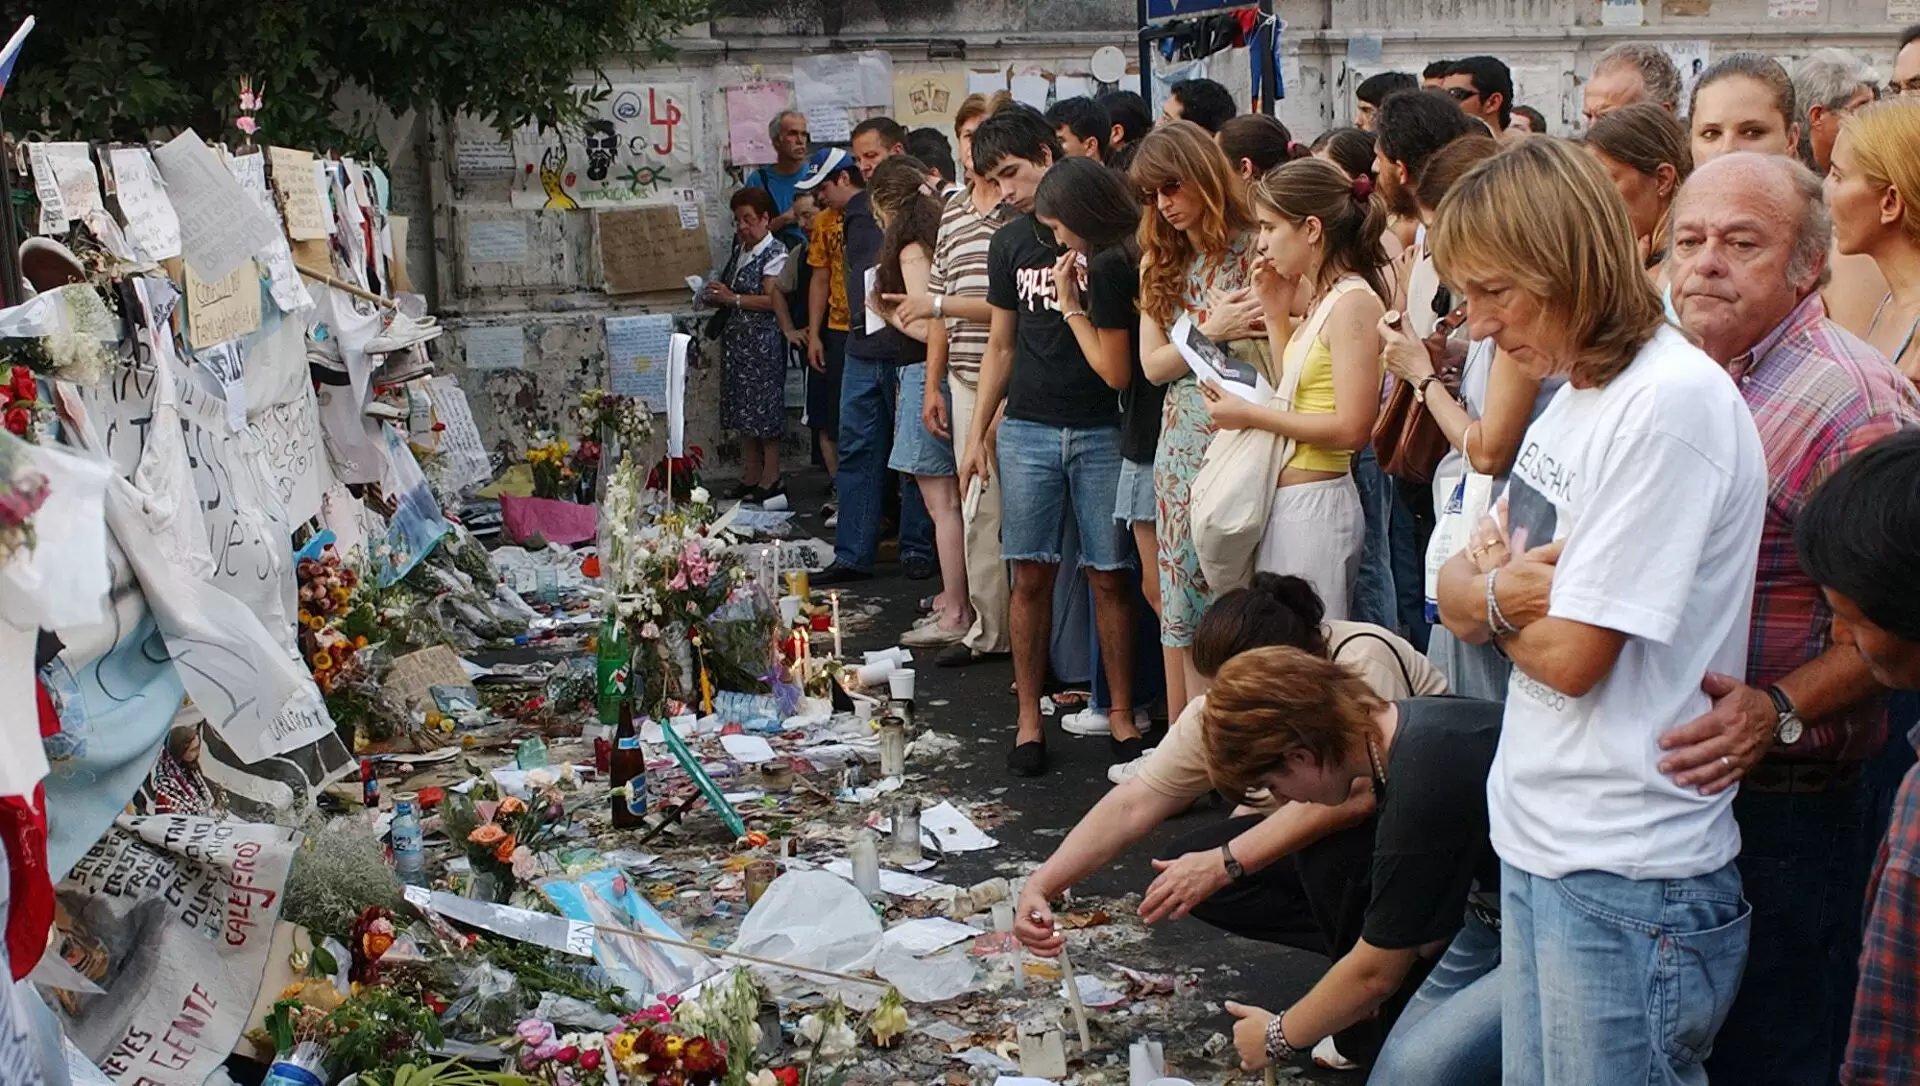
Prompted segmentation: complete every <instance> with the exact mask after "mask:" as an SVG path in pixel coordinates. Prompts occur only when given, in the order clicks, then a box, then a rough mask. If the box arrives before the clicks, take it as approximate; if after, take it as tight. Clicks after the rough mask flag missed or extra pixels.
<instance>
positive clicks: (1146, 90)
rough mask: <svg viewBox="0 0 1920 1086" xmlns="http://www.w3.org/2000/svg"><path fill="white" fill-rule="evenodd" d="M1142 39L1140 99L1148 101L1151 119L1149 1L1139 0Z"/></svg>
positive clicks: (1151, 63)
mask: <svg viewBox="0 0 1920 1086" xmlns="http://www.w3.org/2000/svg"><path fill="white" fill-rule="evenodd" d="M1137 10H1138V12H1139V19H1138V23H1139V26H1138V28H1137V29H1138V31H1139V39H1140V97H1142V98H1144V99H1146V100H1147V113H1148V115H1149V119H1151V115H1152V113H1153V43H1152V42H1150V41H1148V40H1147V0H1138V3H1137Z"/></svg>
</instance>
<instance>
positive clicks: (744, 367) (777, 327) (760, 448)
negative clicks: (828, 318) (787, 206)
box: [708, 188, 803, 509]
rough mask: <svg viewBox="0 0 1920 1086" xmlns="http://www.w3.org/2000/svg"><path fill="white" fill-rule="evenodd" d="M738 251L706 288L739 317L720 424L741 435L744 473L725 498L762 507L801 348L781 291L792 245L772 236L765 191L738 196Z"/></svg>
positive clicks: (724, 372) (776, 493)
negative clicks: (790, 350) (792, 364)
mask: <svg viewBox="0 0 1920 1086" xmlns="http://www.w3.org/2000/svg"><path fill="white" fill-rule="evenodd" d="M732 206H733V223H734V230H735V233H736V234H737V235H738V236H739V248H738V249H737V250H736V252H735V255H734V259H733V260H732V261H731V262H730V266H729V269H728V271H727V273H725V274H723V275H722V276H721V277H720V279H719V281H716V282H714V283H713V284H711V285H710V286H709V287H708V298H709V299H710V300H711V301H713V302H714V303H715V304H717V305H720V306H723V307H730V308H732V309H733V310H735V312H733V313H731V314H730V315H729V316H728V317H727V322H726V327H725V329H724V330H723V331H722V333H721V339H720V346H721V386H720V425H721V426H722V427H724V428H726V429H728V430H732V431H734V432H735V433H737V434H739V435H740V449H741V456H742V458H743V459H744V460H745V463H746V468H745V472H744V473H743V474H742V476H741V479H740V485H739V487H737V488H736V489H735V490H733V491H732V492H731V493H729V494H728V497H730V498H735V499H738V500H741V501H749V502H764V501H770V500H772V499H775V498H778V499H779V500H780V508H783V509H784V508H786V505H785V499H786V488H785V487H784V486H783V485H782V484H781V482H780V438H781V435H783V434H785V433H786V430H787V402H786V390H787V345H788V344H789V343H796V344H797V343H801V342H803V340H802V339H801V337H800V333H798V332H796V331H794V328H793V320H792V318H791V317H790V316H788V313H787V304H786V298H785V296H784V295H782V294H781V292H780V285H779V281H780V273H781V272H782V271H784V270H785V269H786V266H787V247H786V246H785V245H782V244H781V243H780V239H779V238H777V237H775V236H774V235H773V233H772V230H771V227H772V225H773V217H774V214H775V211H774V206H773V197H771V196H769V195H767V190H765V189H762V188H744V189H741V190H740V191H739V192H736V193H734V194H733V200H732Z"/></svg>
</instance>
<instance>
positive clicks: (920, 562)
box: [900, 558, 939, 581]
mask: <svg viewBox="0 0 1920 1086" xmlns="http://www.w3.org/2000/svg"><path fill="white" fill-rule="evenodd" d="M900 568H901V569H902V570H903V571H905V573H906V575H907V580H909V581H930V580H932V579H933V575H934V574H935V573H938V572H939V570H937V569H936V568H934V564H933V563H932V562H931V561H929V560H927V559H925V558H907V559H903V560H902V561H901V562H900Z"/></svg>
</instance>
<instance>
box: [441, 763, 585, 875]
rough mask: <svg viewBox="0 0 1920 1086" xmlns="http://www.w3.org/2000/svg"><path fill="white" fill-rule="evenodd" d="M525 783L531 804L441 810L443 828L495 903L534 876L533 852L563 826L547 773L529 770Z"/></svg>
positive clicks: (510, 799)
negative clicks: (443, 812)
mask: <svg viewBox="0 0 1920 1086" xmlns="http://www.w3.org/2000/svg"><path fill="white" fill-rule="evenodd" d="M536 782H539V783H536ZM527 784H528V785H529V786H530V787H534V788H536V789H537V791H536V792H535V793H534V798H533V802H532V803H528V802H527V801H525V800H522V799H520V798H519V797H518V796H507V797H506V798H504V799H501V800H499V801H497V802H495V801H492V800H480V801H478V802H474V803H468V802H466V801H465V800H464V799H463V800H461V801H459V802H453V803H450V804H449V806H448V809H447V814H446V819H447V829H448V830H449V832H450V833H451V834H452V835H453V837H454V839H455V840H458V841H464V842H466V853H467V862H468V863H470V864H472V865H473V871H474V874H475V875H476V876H482V875H484V876H487V877H488V878H487V880H486V881H488V882H491V883H492V885H493V894H492V898H493V900H495V901H506V900H507V899H508V898H510V897H512V896H513V891H514V890H515V889H517V888H518V887H519V886H520V884H522V883H526V882H529V881H531V880H533V879H534V878H537V877H538V876H539V874H540V863H539V859H538V857H539V853H540V852H541V850H542V849H544V848H546V847H547V846H548V845H550V844H551V843H552V842H553V841H554V840H555V838H556V837H557V835H558V832H559V830H560V827H561V826H563V825H565V824H566V822H567V809H566V803H565V801H564V800H563V799H562V798H561V795H560V790H559V788H558V787H557V786H556V785H555V784H554V783H553V780H552V777H551V775H550V774H548V773H546V772H545V771H542V770H532V771H530V772H529V773H528V774H527Z"/></svg>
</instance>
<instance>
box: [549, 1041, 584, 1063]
mask: <svg viewBox="0 0 1920 1086" xmlns="http://www.w3.org/2000/svg"><path fill="white" fill-rule="evenodd" d="M553 1058H554V1059H556V1060H559V1061H560V1062H561V1063H572V1062H573V1061H575V1060H577V1059H579V1058H580V1050H579V1049H578V1048H575V1047H574V1046H572V1045H568V1046H567V1047H565V1048H563V1049H561V1050H560V1051H558V1052H555V1053H554V1054H553Z"/></svg>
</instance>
